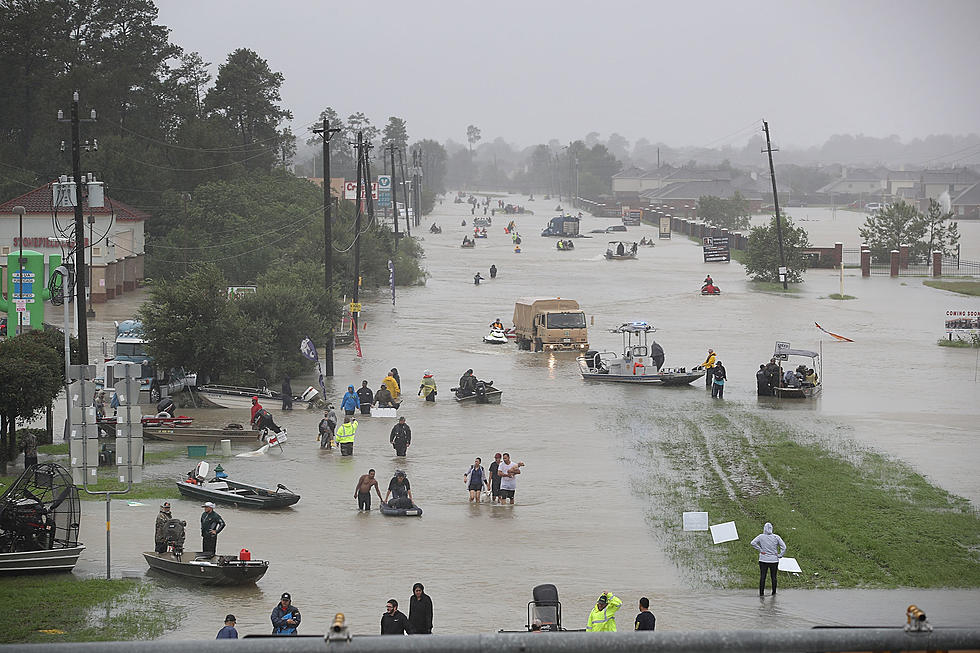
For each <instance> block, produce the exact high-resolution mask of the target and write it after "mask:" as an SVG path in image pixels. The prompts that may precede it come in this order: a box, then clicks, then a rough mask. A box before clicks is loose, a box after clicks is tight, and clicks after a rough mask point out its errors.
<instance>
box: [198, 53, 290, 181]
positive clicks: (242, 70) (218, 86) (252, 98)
mask: <svg viewBox="0 0 980 653" xmlns="http://www.w3.org/2000/svg"><path fill="white" fill-rule="evenodd" d="M284 79H285V78H284V77H283V75H282V73H278V72H273V71H272V70H271V69H270V68H269V64H268V62H267V61H266V60H265V59H263V58H262V57H260V56H259V55H258V54H257V53H256V52H254V51H253V50H249V49H246V48H239V49H237V50H235V51H234V52H232V53H231V54H229V55H228V59H227V60H226V61H225V63H223V64H222V65H221V66H220V67H219V68H218V77H217V78H216V79H215V83H214V88H212V89H211V90H210V91H209V92H208V95H207V98H206V101H205V105H206V106H207V108H208V110H209V111H211V112H213V113H214V114H216V115H219V116H221V117H222V118H224V119H225V120H226V121H228V122H229V123H230V124H232V125H234V127H235V129H236V131H237V132H238V134H239V136H240V138H241V142H242V144H243V145H246V146H254V147H251V148H247V149H245V150H243V154H247V155H248V156H247V157H246V158H254V159H257V160H258V161H257V162H249V163H250V165H249V167H251V168H255V167H265V168H266V169H268V168H270V167H272V165H274V163H275V162H276V161H277V159H278V156H277V154H278V153H279V152H280V151H281V150H282V147H283V144H284V142H285V141H287V140H288V139H289V138H291V136H290V135H287V134H285V133H284V132H280V131H279V125H280V124H281V123H282V121H283V120H288V119H291V118H292V117H293V114H292V113H291V112H290V111H289V110H287V109H284V108H282V107H281V106H280V103H281V102H282V97H281V96H280V94H279V89H280V87H281V86H282V83H283V80H284ZM263 150H265V152H267V155H265V156H264V155H263ZM253 163H255V164H254V165H253Z"/></svg>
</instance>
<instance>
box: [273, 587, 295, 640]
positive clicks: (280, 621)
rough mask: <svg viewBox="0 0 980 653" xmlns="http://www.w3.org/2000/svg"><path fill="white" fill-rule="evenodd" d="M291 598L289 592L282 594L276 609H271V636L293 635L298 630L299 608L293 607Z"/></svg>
mask: <svg viewBox="0 0 980 653" xmlns="http://www.w3.org/2000/svg"><path fill="white" fill-rule="evenodd" d="M292 599H293V597H291V596H290V595H289V592H283V593H282V598H281V599H279V603H276V607H274V608H273V609H272V617H271V618H272V634H273V635H295V634H296V629H297V628H299V622H300V621H301V620H302V616H301V615H300V613H299V608H297V607H296V606H294V605H293V600H292Z"/></svg>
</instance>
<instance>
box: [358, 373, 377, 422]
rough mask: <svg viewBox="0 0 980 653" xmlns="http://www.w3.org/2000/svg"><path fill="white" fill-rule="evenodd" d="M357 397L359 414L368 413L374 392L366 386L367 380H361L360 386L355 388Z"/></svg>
mask: <svg viewBox="0 0 980 653" xmlns="http://www.w3.org/2000/svg"><path fill="white" fill-rule="evenodd" d="M357 398H358V400H360V402H361V405H360V408H361V415H370V414H371V405H372V404H374V393H373V392H371V388H369V387H368V382H367V381H361V387H360V388H358V389H357Z"/></svg>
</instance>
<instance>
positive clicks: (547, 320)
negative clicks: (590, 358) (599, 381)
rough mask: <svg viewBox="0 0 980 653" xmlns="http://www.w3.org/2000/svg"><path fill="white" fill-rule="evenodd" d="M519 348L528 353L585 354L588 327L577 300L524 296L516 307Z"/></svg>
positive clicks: (515, 323) (587, 345)
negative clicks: (578, 352) (578, 351)
mask: <svg viewBox="0 0 980 653" xmlns="http://www.w3.org/2000/svg"><path fill="white" fill-rule="evenodd" d="M514 332H515V334H516V336H517V338H516V340H517V346H518V347H519V348H520V349H523V350H526V351H531V350H533V351H545V350H547V351H576V350H580V351H585V350H587V349H588V348H589V328H588V324H587V322H586V319H585V313H584V312H583V311H582V309H581V308H579V305H578V302H577V301H575V300H574V299H562V298H561V297H524V298H522V299H518V300H517V302H516V303H515V304H514Z"/></svg>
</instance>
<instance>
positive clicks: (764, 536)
mask: <svg viewBox="0 0 980 653" xmlns="http://www.w3.org/2000/svg"><path fill="white" fill-rule="evenodd" d="M749 544H751V545H752V548H753V549H755V550H756V551H758V552H759V596H762V595H763V594H765V592H766V572H768V573H769V575H770V576H771V577H772V593H773V594H775V593H776V571H777V570H778V569H779V559H780V558H782V557H783V554H784V553H786V542H783V538H781V537H779V536H778V535H776V534H775V533H773V532H772V524H770V523H769V522H766V524H765V526H763V527H762V533H760V534H759V535H756V536H755V538H754V539H753V540H752V541H751V542H750V543H749Z"/></svg>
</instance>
